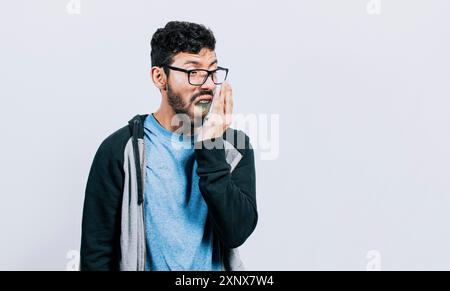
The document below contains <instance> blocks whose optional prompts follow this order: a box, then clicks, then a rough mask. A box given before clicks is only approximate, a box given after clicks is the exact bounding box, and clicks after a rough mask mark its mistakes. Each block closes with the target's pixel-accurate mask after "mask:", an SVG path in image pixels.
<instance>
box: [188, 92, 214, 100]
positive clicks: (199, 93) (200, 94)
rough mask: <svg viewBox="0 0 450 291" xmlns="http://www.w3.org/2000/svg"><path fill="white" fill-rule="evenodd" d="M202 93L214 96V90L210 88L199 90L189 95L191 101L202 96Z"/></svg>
mask: <svg viewBox="0 0 450 291" xmlns="http://www.w3.org/2000/svg"><path fill="white" fill-rule="evenodd" d="M202 95H210V96H211V97H214V92H213V91H211V90H203V91H200V92H198V93H195V94H194V95H192V97H191V102H194V101H195V99H197V98H198V97H200V96H202Z"/></svg>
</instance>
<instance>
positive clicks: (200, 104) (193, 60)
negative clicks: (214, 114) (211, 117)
mask: <svg viewBox="0 0 450 291" xmlns="http://www.w3.org/2000/svg"><path fill="white" fill-rule="evenodd" d="M171 66H172V67H177V68H182V69H185V70H192V69H206V70H210V71H212V70H215V69H217V59H216V53H215V52H214V51H211V50H209V49H206V48H203V49H202V50H201V51H200V52H199V53H198V54H192V53H184V52H183V53H178V54H177V55H175V56H174V57H173V62H172V64H171ZM167 86H168V90H167V95H168V101H169V105H170V106H172V108H173V110H174V111H175V113H177V114H187V115H188V116H189V118H190V119H191V121H193V120H194V116H195V117H196V118H198V117H202V118H203V117H205V115H206V114H207V113H208V111H209V107H210V106H211V103H212V98H213V96H214V93H215V89H216V85H215V84H214V82H213V81H212V79H211V76H209V77H208V79H207V80H206V82H205V83H204V84H203V85H201V86H195V85H191V84H190V83H189V80H188V74H186V73H185V72H180V71H175V70H170V74H169V78H168V80H167ZM200 99H210V100H209V102H208V100H200Z"/></svg>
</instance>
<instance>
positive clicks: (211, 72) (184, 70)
mask: <svg viewBox="0 0 450 291" xmlns="http://www.w3.org/2000/svg"><path fill="white" fill-rule="evenodd" d="M162 67H164V68H168V69H171V70H174V71H179V72H184V73H186V74H187V75H188V82H189V84H191V85H192V86H203V84H205V83H206V81H207V80H208V78H209V76H210V75H211V80H212V81H213V83H214V84H215V85H220V84H222V83H223V82H224V81H225V80H226V79H227V77H228V71H229V69H227V68H223V67H217V69H215V70H213V71H210V70H206V69H192V70H186V69H183V68H178V67H173V66H169V65H164V66H162ZM218 70H225V78H224V79H223V82H221V83H216V82H215V81H214V78H213V73H215V72H216V71H218ZM193 71H204V72H207V73H208V75H206V78H205V80H203V83H201V84H192V83H191V72H193Z"/></svg>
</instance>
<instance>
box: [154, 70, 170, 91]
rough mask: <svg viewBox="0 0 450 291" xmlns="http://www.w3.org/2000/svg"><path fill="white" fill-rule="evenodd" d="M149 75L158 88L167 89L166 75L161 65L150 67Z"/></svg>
mask: <svg viewBox="0 0 450 291" xmlns="http://www.w3.org/2000/svg"><path fill="white" fill-rule="evenodd" d="M150 77H151V78H152V81H153V83H154V84H155V86H156V87H157V88H159V90H164V91H166V90H167V75H166V73H165V72H164V69H163V68H161V67H152V69H151V71H150Z"/></svg>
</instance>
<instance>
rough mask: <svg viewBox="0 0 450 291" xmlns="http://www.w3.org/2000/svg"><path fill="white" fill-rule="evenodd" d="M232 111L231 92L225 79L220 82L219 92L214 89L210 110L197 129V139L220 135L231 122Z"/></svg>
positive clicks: (201, 139)
mask: <svg viewBox="0 0 450 291" xmlns="http://www.w3.org/2000/svg"><path fill="white" fill-rule="evenodd" d="M232 111H233V92H232V89H231V85H230V84H229V83H228V82H227V81H225V82H223V83H222V87H221V89H220V92H218V91H216V94H215V95H214V98H213V100H212V105H211V111H210V113H209V114H208V115H207V116H206V117H205V119H204V123H203V125H202V126H201V127H200V128H199V129H198V130H197V141H204V140H208V139H212V138H217V137H221V136H222V135H223V133H224V132H225V130H226V129H227V128H228V127H229V126H230V124H231V121H232V114H233V112H232Z"/></svg>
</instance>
